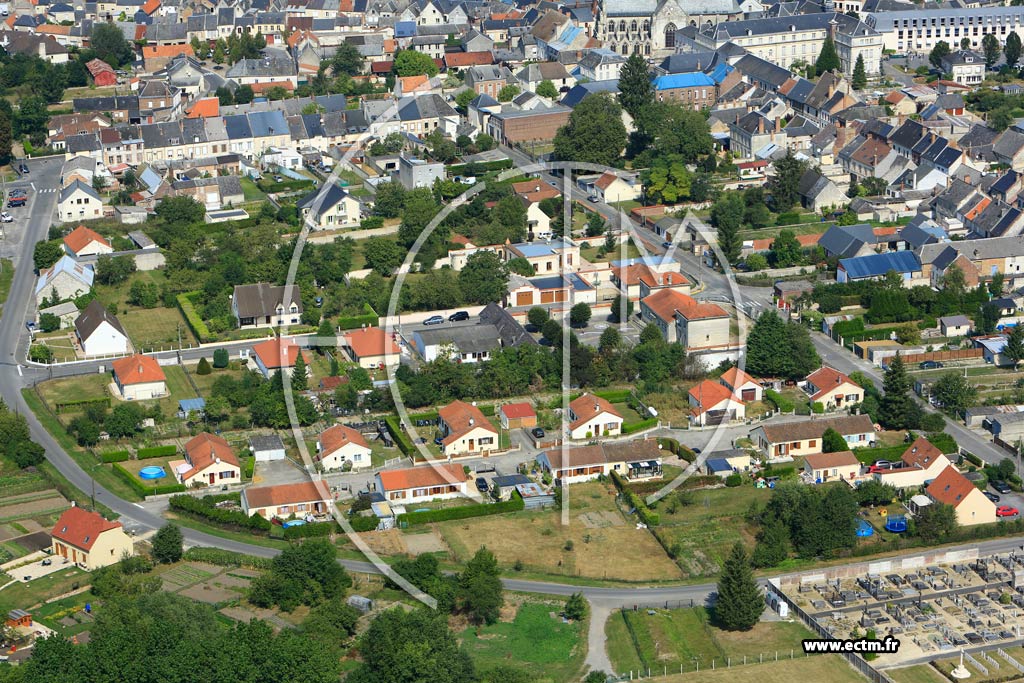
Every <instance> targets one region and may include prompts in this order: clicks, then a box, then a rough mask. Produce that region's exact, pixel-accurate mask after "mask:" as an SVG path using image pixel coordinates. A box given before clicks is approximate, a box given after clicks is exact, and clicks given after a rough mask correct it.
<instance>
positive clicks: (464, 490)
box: [375, 463, 470, 505]
mask: <svg viewBox="0 0 1024 683" xmlns="http://www.w3.org/2000/svg"><path fill="white" fill-rule="evenodd" d="M375 479H376V484H377V491H378V492H379V493H380V494H381V495H383V496H384V499H385V500H386V501H388V502H392V503H399V504H402V505H410V504H415V503H425V502H427V501H429V500H444V499H448V498H459V497H464V496H466V495H467V494H468V492H469V482H470V475H468V474H466V472H465V470H463V469H462V465H455V464H451V463H445V464H435V463H431V465H430V466H428V467H409V468H405V469H400V470H387V471H384V472H378V473H377V476H376V477H375Z"/></svg>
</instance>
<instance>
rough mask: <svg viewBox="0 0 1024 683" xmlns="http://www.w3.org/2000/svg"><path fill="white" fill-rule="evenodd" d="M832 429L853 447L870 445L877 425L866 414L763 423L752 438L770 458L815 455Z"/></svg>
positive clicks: (752, 434) (873, 439)
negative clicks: (826, 434)
mask: <svg viewBox="0 0 1024 683" xmlns="http://www.w3.org/2000/svg"><path fill="white" fill-rule="evenodd" d="M830 428H831V429H834V430H836V431H837V432H839V434H840V435H841V436H842V437H843V439H845V440H846V443H847V445H848V446H849V447H850V448H851V449H853V448H861V447H864V446H870V445H871V444H872V443H874V441H875V425H874V424H873V423H872V422H871V418H870V417H868V416H867V415H863V414H861V415H846V416H843V417H833V418H826V419H817V420H805V421H803V422H787V423H786V424H772V425H765V424H763V425H759V426H757V427H755V428H754V429H753V430H752V431H751V432H750V440H751V441H753V442H754V444H755V445H756V446H757V447H758V448H759V449H760V450H761V452H762V453H764V454H765V455H766V456H768V457H769V458H785V457H790V458H792V457H796V456H799V455H813V454H815V453H821V437H822V436H823V435H824V434H825V431H826V430H828V429H830Z"/></svg>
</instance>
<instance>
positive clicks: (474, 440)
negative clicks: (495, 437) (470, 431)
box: [469, 439, 476, 451]
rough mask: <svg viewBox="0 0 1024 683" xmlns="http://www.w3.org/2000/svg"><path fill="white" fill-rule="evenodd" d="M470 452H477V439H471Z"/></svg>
mask: <svg viewBox="0 0 1024 683" xmlns="http://www.w3.org/2000/svg"><path fill="white" fill-rule="evenodd" d="M469 450H471V451H475V450H476V439H470V440H469Z"/></svg>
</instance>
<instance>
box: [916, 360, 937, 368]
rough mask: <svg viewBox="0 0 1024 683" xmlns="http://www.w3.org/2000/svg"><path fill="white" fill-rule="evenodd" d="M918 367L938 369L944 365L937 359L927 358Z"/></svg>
mask: <svg viewBox="0 0 1024 683" xmlns="http://www.w3.org/2000/svg"><path fill="white" fill-rule="evenodd" d="M917 367H919V368H921V369H922V370H938V369H940V368H942V367H943V365H942V363H940V362H939V361H937V360H926V361H924V362H923V363H920V364H919V365H918V366H917Z"/></svg>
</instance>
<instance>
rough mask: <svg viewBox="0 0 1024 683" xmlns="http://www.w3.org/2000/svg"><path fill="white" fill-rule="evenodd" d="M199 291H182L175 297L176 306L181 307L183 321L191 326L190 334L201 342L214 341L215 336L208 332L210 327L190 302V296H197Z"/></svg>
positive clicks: (215, 339)
mask: <svg viewBox="0 0 1024 683" xmlns="http://www.w3.org/2000/svg"><path fill="white" fill-rule="evenodd" d="M198 295H199V292H184V293H182V294H179V295H178V296H177V297H175V300H176V301H177V302H178V308H179V309H181V315H182V316H183V317H184V318H185V322H187V323H188V326H189V327H190V328H192V334H194V335H195V336H196V339H198V340H199V341H200V342H202V343H207V342H215V341H217V337H216V335H214V334H211V333H210V328H209V327H207V326H206V322H205V321H204V320H203V317H202V316H201V315H199V312H198V311H196V307H195V304H193V303H192V297H195V296H198Z"/></svg>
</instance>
